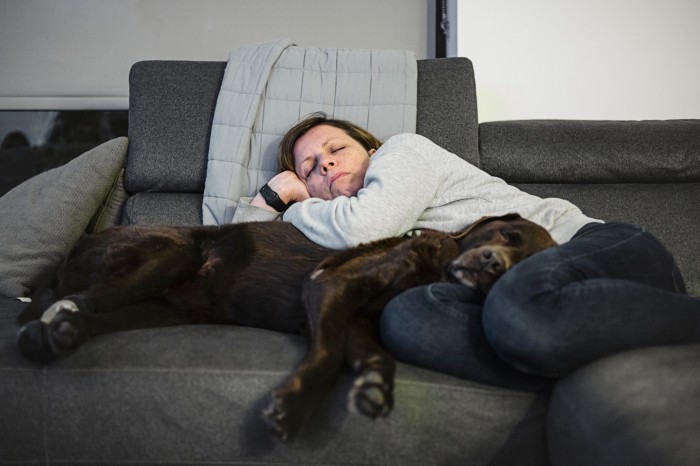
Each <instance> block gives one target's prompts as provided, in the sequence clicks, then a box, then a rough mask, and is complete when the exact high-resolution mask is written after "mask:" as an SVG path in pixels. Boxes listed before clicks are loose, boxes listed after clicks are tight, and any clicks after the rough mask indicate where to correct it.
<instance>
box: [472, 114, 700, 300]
mask: <svg viewBox="0 0 700 466" xmlns="http://www.w3.org/2000/svg"><path fill="white" fill-rule="evenodd" d="M479 136H480V146H481V162H482V167H483V168H484V169H485V170H486V171H487V172H489V173H491V174H492V175H495V176H498V177H501V178H503V179H504V180H506V181H507V182H509V183H512V184H515V185H517V186H518V187H520V188H521V189H523V190H525V191H527V192H530V193H532V194H535V195H537V196H541V197H559V198H564V199H567V200H569V201H571V202H573V203H574V204H576V205H577V206H579V207H580V208H581V210H583V212H584V213H585V214H587V215H589V216H591V217H594V218H599V219H602V220H605V221H607V222H611V221H622V222H629V223H635V224H638V225H641V226H643V227H644V228H646V229H647V230H649V231H651V232H652V233H654V234H655V235H656V236H657V237H658V238H659V239H660V240H661V241H662V242H663V243H664V245H666V247H667V248H668V249H669V250H670V251H671V252H672V253H673V254H674V256H675V257H676V261H677V262H678V265H679V267H680V269H681V272H682V273H683V276H684V278H685V281H686V285H687V287H688V291H689V292H690V293H691V294H694V295H700V262H699V261H698V260H697V257H699V256H700V240H698V236H697V231H698V228H700V219H699V217H698V208H697V204H698V200H700V120H667V121H570V120H530V121H501V122H491V123H482V124H481V126H480V134H479Z"/></svg>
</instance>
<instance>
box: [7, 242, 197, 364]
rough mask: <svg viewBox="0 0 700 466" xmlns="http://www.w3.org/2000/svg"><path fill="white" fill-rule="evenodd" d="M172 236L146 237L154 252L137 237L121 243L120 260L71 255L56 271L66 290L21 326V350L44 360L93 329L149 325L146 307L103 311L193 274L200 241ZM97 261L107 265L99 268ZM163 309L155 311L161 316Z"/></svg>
mask: <svg viewBox="0 0 700 466" xmlns="http://www.w3.org/2000/svg"><path fill="white" fill-rule="evenodd" d="M174 239H175V240H173V239H172V238H155V239H153V238H149V241H150V242H149V243H148V244H149V246H150V247H151V248H152V249H155V250H156V252H157V254H154V253H153V251H148V250H144V249H143V248H140V249H139V248H138V243H137V244H136V245H135V246H134V247H131V248H129V247H128V246H126V247H122V248H121V250H120V252H121V253H122V254H120V255H119V257H118V259H116V260H118V261H120V262H119V263H114V262H112V263H102V262H100V261H94V262H89V261H86V260H84V259H83V258H84V257H85V256H86V255H87V254H83V255H80V254H76V255H74V256H72V257H71V259H69V261H68V262H67V263H66V265H65V266H64V267H63V268H62V271H61V272H60V273H59V277H60V278H64V277H65V279H64V280H63V283H67V284H63V285H62V290H63V291H64V292H68V293H70V294H69V295H68V296H65V297H63V298H62V299H60V300H59V301H56V302H55V303H53V304H52V305H51V306H49V307H48V309H46V310H45V311H44V313H43V314H42V315H41V317H40V318H39V319H35V320H31V321H29V322H26V323H25V324H24V325H23V326H22V327H21V328H20V330H19V333H18V346H19V348H20V351H21V352H22V354H23V355H24V356H25V357H27V358H28V359H31V360H34V361H37V362H41V363H47V362H50V361H51V360H52V359H54V358H55V357H56V356H58V355H60V354H64V353H66V352H69V351H71V350H73V349H75V348H76V347H77V346H79V345H80V344H81V343H82V342H83V341H85V340H86V339H87V338H88V337H90V336H93V335H95V334H104V333H109V332H111V331H118V330H123V329H124V328H139V327H144V326H152V323H151V321H152V319H151V318H150V317H149V313H148V312H125V313H123V314H122V315H120V316H107V315H106V314H112V313H120V314H121V313H122V311H123V310H124V308H128V307H129V306H132V305H135V304H138V303H141V302H144V301H147V300H150V299H154V298H157V297H158V296H159V295H161V294H162V293H163V292H164V291H165V290H166V289H167V288H168V287H170V286H172V285H174V284H178V283H180V282H183V281H185V280H187V279H188V278H190V276H192V275H194V273H195V272H196V271H197V270H198V268H199V264H200V263H201V261H202V258H201V250H200V249H199V246H198V245H197V244H195V243H190V242H188V241H187V238H177V237H175V238H174ZM183 239H184V241H182V240H183ZM178 240H179V241H178ZM141 244H143V243H141ZM110 246H111V244H103V243H99V244H97V245H95V247H94V249H93V250H99V251H100V253H101V252H102V251H103V250H108V248H109V247H110ZM83 252H85V251H83ZM87 252H92V250H88V251H87ZM100 257H102V256H100ZM86 263H88V265H87V266H86V265H85V264H86ZM100 265H102V266H103V267H104V269H105V271H102V270H100V268H99V267H100ZM90 277H95V278H90ZM73 283H78V284H80V285H79V286H75V285H73ZM82 286H85V288H81V287H82ZM160 307H161V308H163V306H160ZM163 310H164V309H161V311H163ZM32 312H33V311H32ZM103 314H104V315H103ZM162 314H163V312H159V315H160V316H161V317H159V319H160V318H162ZM157 320H158V319H157ZM166 321H167V319H166ZM166 325H167V324H166ZM91 327H95V328H94V329H93V328H91Z"/></svg>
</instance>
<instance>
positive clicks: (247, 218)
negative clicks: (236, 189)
mask: <svg viewBox="0 0 700 466" xmlns="http://www.w3.org/2000/svg"><path fill="white" fill-rule="evenodd" d="M251 200H253V198H252V197H242V198H240V199H239V201H238V206H236V211H235V212H234V213H233V218H232V219H231V223H246V222H267V221H270V220H277V219H278V218H279V217H280V214H279V213H277V212H270V211H269V210H266V209H261V208H260V207H256V206H254V205H250V201H251Z"/></svg>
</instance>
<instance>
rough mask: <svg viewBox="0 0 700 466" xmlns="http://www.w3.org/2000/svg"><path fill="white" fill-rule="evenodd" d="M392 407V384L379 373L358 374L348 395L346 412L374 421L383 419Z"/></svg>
mask: <svg viewBox="0 0 700 466" xmlns="http://www.w3.org/2000/svg"><path fill="white" fill-rule="evenodd" d="M393 407H394V389H393V384H391V383H389V382H387V381H386V380H385V379H384V376H383V375H382V373H381V372H379V371H378V370H374V369H367V370H365V371H364V372H363V373H362V374H360V375H359V376H358V377H357V378H356V379H355V382H354V383H353V385H352V388H351V389H350V392H349V393H348V410H349V411H350V412H356V413H361V414H364V415H365V416H367V417H369V418H372V419H376V418H378V417H385V416H387V415H388V414H389V413H390V412H391V409H392V408H393Z"/></svg>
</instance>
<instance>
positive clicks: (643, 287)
mask: <svg viewBox="0 0 700 466" xmlns="http://www.w3.org/2000/svg"><path fill="white" fill-rule="evenodd" d="M381 324H382V325H381V336H382V342H383V344H384V345H385V346H386V347H387V349H388V350H389V351H390V352H391V353H392V354H394V355H395V357H396V358H397V359H399V360H401V361H404V362H408V363H412V364H415V365H419V366H423V367H427V368H430V369H435V370H439V371H443V372H446V373H449V374H452V375H456V376H460V377H464V378H468V379H471V380H475V381H478V382H482V383H488V384H493V385H500V386H510V387H519V388H524V389H527V388H529V387H532V386H537V385H538V383H542V382H543V381H546V380H547V379H548V378H553V377H560V376H562V375H564V374H566V373H568V372H571V371H573V370H575V369H577V368H578V367H581V366H583V365H584V364H587V363H589V362H591V361H594V360H596V359H598V358H601V357H604V356H607V355H610V354H613V353H616V352H620V351H624V350H628V349H633V348H639V347H643V346H652V345H664V344H678V343H690V342H700V299H699V298H696V297H692V296H688V295H687V294H686V291H685V285H684V283H683V279H682V277H681V274H680V271H679V270H678V267H677V266H676V263H675V261H674V260H673V257H672V256H671V254H670V253H669V252H668V251H667V250H666V248H664V246H663V245H662V244H661V243H660V242H659V241H658V240H657V239H656V238H655V237H654V236H652V235H651V234H650V233H648V232H647V231H645V230H644V229H642V228H640V227H638V226H635V225H629V224H623V223H606V224H599V223H593V224H589V225H586V226H584V227H583V228H582V229H581V230H580V231H579V232H578V233H577V234H576V235H575V236H574V238H573V239H572V240H571V241H569V242H567V243H564V244H562V245H559V246H556V247H553V248H550V249H547V250H545V251H543V252H540V253H538V254H535V255H534V256H532V257H530V258H528V259H526V260H525V261H523V262H521V263H520V264H518V265H516V266H515V267H513V268H512V269H511V270H509V271H508V272H507V273H506V274H505V275H503V277H501V278H500V279H499V280H498V282H496V285H495V286H494V287H493V288H492V290H491V291H490V292H489V294H488V296H487V297H486V299H485V300H484V299H483V297H481V296H479V295H478V294H476V293H475V292H474V291H473V290H471V289H468V288H466V287H463V286H461V285H456V284H452V283H435V284H432V285H428V286H424V287H418V288H414V289H411V290H408V291H406V292H405V293H403V294H401V295H399V296H397V297H396V298H394V299H393V300H392V301H390V302H389V304H388V305H387V307H386V308H385V310H384V313H383V314H382V322H381Z"/></svg>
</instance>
